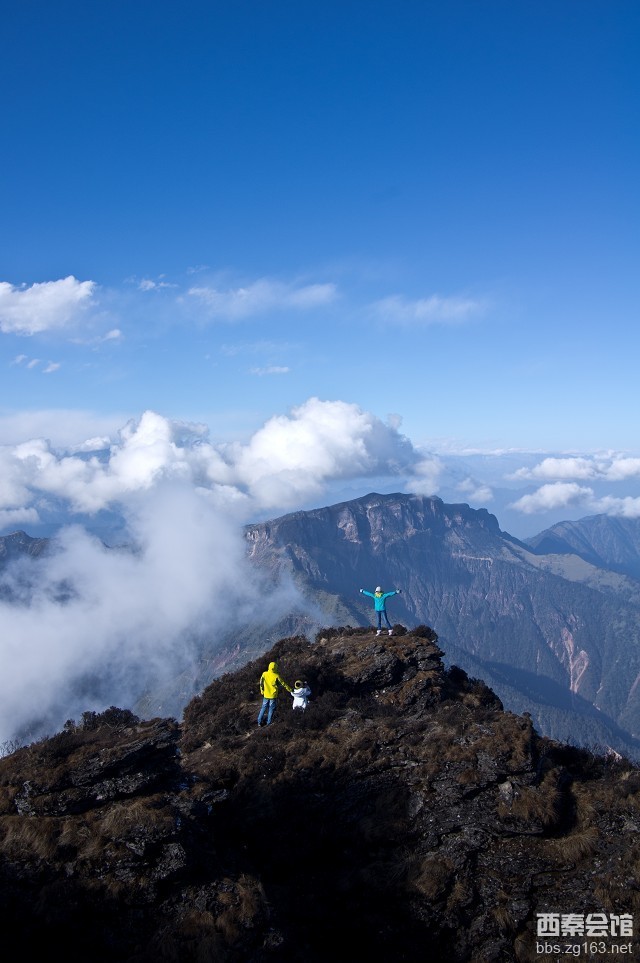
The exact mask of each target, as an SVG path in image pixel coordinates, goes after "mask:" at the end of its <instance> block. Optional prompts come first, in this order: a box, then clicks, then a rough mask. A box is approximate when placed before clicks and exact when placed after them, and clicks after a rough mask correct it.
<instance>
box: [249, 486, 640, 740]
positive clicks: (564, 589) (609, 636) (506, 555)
mask: <svg viewBox="0 0 640 963" xmlns="http://www.w3.org/2000/svg"><path fill="white" fill-rule="evenodd" d="M247 542H248V550H249V554H250V557H251V558H252V559H253V561H254V562H255V564H256V565H259V566H260V567H262V568H264V569H266V570H268V571H270V572H272V573H277V572H278V571H279V572H287V573H290V574H292V575H293V577H294V578H295V579H296V581H297V583H298V585H299V586H300V588H301V589H302V590H303V591H304V592H305V593H306V594H307V595H308V596H309V597H310V598H312V599H314V600H315V601H316V602H317V603H318V604H319V605H320V606H321V607H323V608H324V609H325V611H326V612H327V616H328V620H329V619H331V620H332V621H333V622H334V624H335V619H336V618H337V619H339V620H340V622H342V624H352V625H353V624H360V625H364V624H367V623H369V622H370V620H371V619H372V617H373V612H372V607H371V605H370V604H369V603H370V600H368V599H364V598H363V596H361V595H359V593H358V589H359V588H360V587H365V588H369V589H372V588H374V587H375V586H376V585H377V584H381V585H382V586H383V587H384V588H395V587H401V588H402V595H401V596H396V597H394V598H393V599H391V601H390V603H389V610H390V615H391V617H392V618H394V617H395V618H396V619H398V620H400V621H403V622H405V623H406V624H408V625H410V624H416V623H422V622H427V623H428V624H430V625H432V626H433V627H434V629H435V630H436V631H437V632H438V635H439V637H440V638H441V639H442V641H443V645H444V646H445V648H446V650H447V652H448V653H449V654H450V655H451V656H452V657H453V658H454V659H455V661H456V662H457V663H458V664H460V665H461V666H462V667H463V668H465V670H466V671H468V672H470V673H472V674H474V675H478V676H481V677H482V678H484V679H485V680H486V681H487V682H488V683H489V684H490V685H492V686H493V687H494V688H495V689H496V691H497V692H498V694H499V695H500V697H501V698H502V699H503V701H505V703H506V704H508V705H509V706H510V707H511V708H513V709H515V710H518V711H524V710H527V711H530V712H531V714H532V716H533V718H534V721H535V723H536V725H537V726H538V727H539V728H540V730H541V731H543V732H545V733H546V734H548V735H551V736H553V737H554V738H562V739H563V740H566V741H569V740H571V741H574V740H575V741H577V743H578V744H581V745H593V744H601V745H608V746H613V747H615V748H617V749H618V750H619V751H621V752H625V753H628V754H630V755H632V756H634V757H639V758H640V738H639V737H640V687H638V686H636V685H635V681H636V679H637V678H638V677H639V676H640V583H639V582H638V581H637V580H632V579H630V578H628V577H625V576H623V575H616V574H614V573H612V572H610V571H606V570H602V569H598V568H595V567H594V566H593V565H591V564H589V563H588V562H587V561H585V560H583V559H580V558H577V557H576V556H573V555H568V556H566V557H562V556H545V555H542V556H541V555H538V554H536V552H535V551H533V550H532V549H531V548H528V547H527V546H526V545H524V544H523V543H522V542H520V541H518V540H517V539H514V538H513V537H512V536H510V535H508V534H507V533H505V532H502V531H501V530H500V528H499V526H498V522H497V520H496V518H495V517H494V516H493V515H490V514H489V513H488V512H487V511H486V510H484V509H482V510H480V511H476V510H474V509H471V508H469V506H468V505H447V504H445V503H444V502H442V501H441V500H440V499H439V498H426V497H423V496H420V495H403V494H396V495H376V494H371V495H367V496H365V497H363V498H359V499H355V500H353V501H350V502H345V503H342V504H339V505H333V506H331V507H329V508H322V509H316V510H314V511H309V512H295V513H293V514H291V515H285V516H284V517H282V518H280V519H275V520H273V521H270V522H266V523H263V524H260V525H252V526H249V527H248V529H247Z"/></svg>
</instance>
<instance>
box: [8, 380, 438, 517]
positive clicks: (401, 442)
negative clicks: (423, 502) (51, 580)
mask: <svg viewBox="0 0 640 963" xmlns="http://www.w3.org/2000/svg"><path fill="white" fill-rule="evenodd" d="M104 441H105V439H104V437H101V436H98V437H97V438H96V448H95V449H91V447H90V446H89V445H88V444H87V443H84V444H82V443H80V444H79V443H77V442H76V443H75V444H74V446H73V449H72V450H71V451H67V452H63V453H60V452H59V451H56V449H55V448H54V447H53V446H52V445H51V444H50V442H48V441H46V440H45V439H44V438H33V439H31V440H30V441H27V442H22V443H20V444H18V445H15V446H14V447H5V448H4V449H0V455H1V459H2V467H3V472H2V476H1V477H2V478H3V483H4V497H3V501H2V504H3V507H5V508H7V509H10V508H13V509H15V508H22V507H26V506H28V505H29V504H30V503H31V502H32V501H34V500H35V499H37V498H39V497H42V496H43V495H44V496H45V497H46V496H53V497H55V498H57V499H61V500H63V501H64V502H65V503H66V504H68V505H69V506H70V508H71V510H72V511H75V512H81V513H95V512H97V511H100V510H101V509H104V508H108V507H113V506H114V505H118V504H123V503H127V502H128V500H130V498H131V497H135V496H136V495H137V494H139V493H142V492H149V491H151V490H152V489H153V488H154V487H156V486H157V485H158V484H159V483H160V482H165V481H167V480H172V481H183V482H184V483H186V484H191V485H195V486H198V487H200V488H204V489H210V490H211V491H212V492H214V493H216V494H217V495H218V496H219V497H224V498H231V499H232V500H238V499H240V500H242V499H245V500H246V501H247V502H248V503H250V504H253V505H254V506H256V507H260V508H265V507H274V508H287V507H290V506H291V505H295V504H297V503H298V502H299V500H301V499H306V498H308V497H309V496H311V495H315V494H317V493H319V492H321V491H322V490H323V489H324V487H325V486H326V485H327V484H328V483H329V482H331V481H333V480H335V479H343V478H357V477H362V476H367V475H375V474H387V475H389V474H392V475H393V474H395V475H400V474H401V473H404V474H405V475H406V474H407V473H411V472H412V471H413V470H414V466H415V465H416V463H417V462H418V461H419V460H420V457H419V455H418V454H417V452H416V451H415V450H414V448H413V446H412V445H411V443H410V442H409V441H408V440H407V439H406V438H405V437H404V436H402V435H400V434H399V433H398V431H397V430H396V429H395V428H394V427H392V426H390V425H386V424H384V423H383V422H381V421H380V420H379V419H378V418H376V417H375V416H373V415H372V414H370V413H368V412H365V411H362V410H361V409H360V408H359V407H358V406H357V405H354V404H349V403H347V402H343V401H321V400H319V399H318V398H311V399H309V400H308V401H307V402H305V403H304V404H303V405H301V406H299V407H298V408H295V409H293V411H292V412H291V414H290V415H286V416H284V415H282V416H274V417H272V418H270V419H269V420H268V421H267V422H266V423H265V424H264V425H263V427H262V428H260V429H259V430H258V431H256V432H255V434H254V435H253V436H252V437H251V438H250V439H249V441H248V442H247V443H246V444H240V443H238V442H235V443H230V444H219V445H213V444H211V443H210V442H209V441H208V440H207V438H206V430H205V429H204V428H203V427H202V426H195V425H185V424H183V423H179V422H171V421H169V420H168V419H167V418H164V417H163V416H161V415H159V414H157V413H156V412H153V411H146V412H145V413H144V414H143V415H142V416H141V417H140V418H139V419H138V420H136V421H130V422H128V423H127V425H125V427H124V428H123V429H122V430H121V431H119V432H118V435H117V437H116V438H115V439H114V440H113V441H112V442H111V443H110V445H109V449H108V455H107V457H106V458H105V455H104V448H105V444H104ZM92 450H93V451H94V452H95V454H92ZM79 451H82V453H83V457H82V458H80V457H78V456H77V454H76V453H77V452H79ZM425 464H426V463H425ZM433 470H434V466H433V465H431V466H430V467H429V469H428V471H427V469H426V468H425V467H424V466H423V467H422V468H418V469H417V474H418V477H419V478H423V479H425V478H426V477H427V474H428V475H431V474H433Z"/></svg>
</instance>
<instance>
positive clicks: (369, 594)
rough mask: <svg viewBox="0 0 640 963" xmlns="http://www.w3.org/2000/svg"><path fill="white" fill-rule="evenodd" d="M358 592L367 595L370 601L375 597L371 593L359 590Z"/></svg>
mask: <svg viewBox="0 0 640 963" xmlns="http://www.w3.org/2000/svg"><path fill="white" fill-rule="evenodd" d="M360 591H361V592H362V594H363V595H368V596H369V598H370V599H373V598H375V595H374V594H373V592H367V590H366V589H360Z"/></svg>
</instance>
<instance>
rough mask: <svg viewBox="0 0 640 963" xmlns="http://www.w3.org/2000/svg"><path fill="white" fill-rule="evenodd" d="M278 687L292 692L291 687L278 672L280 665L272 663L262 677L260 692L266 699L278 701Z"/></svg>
mask: <svg viewBox="0 0 640 963" xmlns="http://www.w3.org/2000/svg"><path fill="white" fill-rule="evenodd" d="M278 685H281V686H283V687H284V688H285V689H286V690H287V692H291V686H289V685H287V683H286V682H285V681H284V679H283V678H282V676H281V675H280V673H279V672H278V663H277V662H270V663H269V668H268V669H267V670H266V672H263V673H262V675H261V676H260V692H261V693H262V695H263V696H264V698H265V699H277V698H278Z"/></svg>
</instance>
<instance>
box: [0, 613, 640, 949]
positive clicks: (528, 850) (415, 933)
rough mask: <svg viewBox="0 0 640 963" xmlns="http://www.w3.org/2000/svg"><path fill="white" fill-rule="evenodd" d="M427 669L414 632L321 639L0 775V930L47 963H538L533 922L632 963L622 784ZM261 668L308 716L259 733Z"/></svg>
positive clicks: (115, 715)
mask: <svg viewBox="0 0 640 963" xmlns="http://www.w3.org/2000/svg"><path fill="white" fill-rule="evenodd" d="M442 655H443V651H442V649H441V647H440V640H439V639H438V638H437V636H436V634H435V632H434V631H433V630H432V629H431V628H430V627H428V626H418V627H416V628H415V629H414V630H413V631H405V630H403V629H402V627H399V628H398V630H397V633H396V634H395V635H394V636H392V637H391V638H389V637H388V636H384V637H381V638H378V637H376V635H375V633H374V632H373V631H372V630H371V629H370V628H368V627H360V628H352V629H348V630H341V629H339V628H331V627H329V628H325V629H324V630H323V631H322V632H321V633H320V634H319V635H318V637H317V638H316V639H315V640H313V641H310V640H308V639H306V638H302V637H290V638H284V639H281V640H280V641H279V642H277V643H276V644H275V645H274V646H273V647H272V648H271V649H270V650H269V651H268V652H265V653H264V654H263V656H262V657H261V658H260V659H258V660H256V661H254V662H251V663H247V664H246V665H245V666H243V668H242V669H240V670H238V671H236V672H234V673H230V674H226V675H223V676H221V677H220V678H218V679H216V680H214V681H213V682H212V683H211V684H210V685H209V686H208V687H207V688H206V689H205V690H204V691H203V692H202V693H201V695H199V696H197V697H196V698H194V699H193V700H192V701H191V702H190V703H189V705H188V706H187V707H186V709H185V713H184V719H183V721H182V723H180V724H179V723H177V722H176V721H175V720H172V719H161V718H156V719H153V720H148V721H146V722H141V721H140V720H139V719H137V718H136V717H135V716H134V715H132V713H130V712H128V711H123V710H120V709H117V708H116V707H111V709H110V710H108V711H106V712H104V713H101V714H96V713H91V712H88V713H86V714H85V715H84V716H83V719H82V720H80V721H79V722H78V723H76V722H74V721H73V720H69V722H68V723H67V725H66V726H65V729H64V730H63V731H62V732H60V733H58V734H56V735H55V736H52V737H50V738H48V739H45V740H41V741H39V742H38V743H35V744H33V745H31V746H28V747H25V748H22V749H19V750H18V751H17V752H15V753H13V754H12V755H10V756H7V757H5V758H3V759H0V853H1V854H2V860H1V861H0V920H1V921H2V922H3V923H4V924H5V931H6V932H11V934H12V936H13V937H14V939H15V941H16V943H17V945H18V946H19V947H20V952H21V954H22V955H23V956H24V957H25V958H27V959H37V958H39V956H40V955H42V954H43V953H44V952H47V951H48V950H50V947H51V946H52V945H56V946H58V947H61V948H62V947H64V954H65V960H66V961H67V963H86V960H87V959H91V960H92V963H152V961H153V963H157V961H158V960H166V961H169V960H173V961H180V963H270V961H271V960H276V959H278V960H280V961H283V963H303V961H306V963H320V961H323V963H324V961H325V960H326V959H327V958H328V957H330V958H334V959H350V958H352V955H353V952H354V949H353V948H354V947H357V952H358V954H359V955H361V956H362V958H369V959H393V960H398V961H402V960H407V961H408V960H414V959H415V958H416V955H419V954H424V951H425V947H428V952H429V958H430V959H433V960H435V961H436V963H440V961H442V963H492V961H498V960H501V961H503V963H511V961H512V963H533V961H538V963H551V961H552V960H555V959H556V958H557V954H554V951H553V943H555V942H558V940H557V939H554V940H553V943H552V942H551V940H549V939H546V940H545V939H544V937H543V936H542V935H541V933H540V929H539V927H540V916H539V914H551V916H555V918H556V919H557V920H558V923H559V921H560V918H561V914H566V913H571V914H573V915H572V920H573V927H574V929H573V931H572V938H571V940H570V942H572V943H576V944H578V943H581V942H582V941H583V939H585V938H586V937H585V932H586V930H585V924H586V921H587V920H588V919H590V918H591V915H592V914H594V913H598V914H600V917H599V918H600V919H603V918H606V920H607V921H609V920H612V919H613V917H615V919H616V920H618V921H620V920H623V921H624V923H625V926H626V927H627V929H626V930H625V935H624V938H623V937H622V936H619V937H618V938H616V939H613V938H612V937H611V935H609V931H608V934H607V936H606V937H605V938H603V939H602V942H603V943H604V944H605V945H606V947H607V952H608V951H609V946H610V945H611V944H613V943H615V945H616V947H617V949H618V951H620V948H621V947H622V946H623V947H624V949H623V950H622V952H624V953H628V954H633V953H634V951H635V952H637V950H638V940H637V936H636V935H635V933H634V930H633V926H634V914H635V916H637V912H638V910H640V889H639V888H638V885H637V879H638V866H639V865H640V842H639V840H640V835H639V830H640V808H639V805H640V804H639V801H638V800H639V798H640V797H639V793H638V790H639V789H640V771H639V770H638V767H637V766H635V765H634V764H633V763H632V762H630V761H629V760H626V759H620V758H618V759H616V758H615V757H614V756H613V755H612V754H611V755H609V756H606V757H605V756H598V755H594V754H593V753H591V752H588V751H586V750H580V749H577V748H575V747H570V746H566V745H563V744H560V743H557V742H555V741H553V740H549V739H547V738H545V737H542V736H540V735H539V734H538V732H537V731H536V729H535V727H534V726H533V725H532V723H531V719H530V718H528V717H526V716H518V715H515V714H513V713H511V712H508V711H505V709H504V708H503V706H502V705H501V702H500V700H499V699H498V698H497V697H496V695H495V693H494V692H492V691H491V690H490V689H489V688H488V687H487V686H486V685H485V684H484V683H483V682H482V681H480V680H478V679H473V678H470V677H469V676H468V675H466V673H464V671H462V670H461V669H460V668H458V667H455V666H452V667H451V668H449V669H446V668H445V666H444V664H443V661H442ZM271 660H275V661H277V662H278V664H279V667H280V671H281V673H282V675H283V676H284V678H285V679H288V680H289V681H290V682H291V681H293V679H294V678H296V677H298V676H301V677H302V678H305V679H308V680H309V683H310V686H311V690H312V698H311V702H310V704H309V708H308V709H307V710H306V712H304V713H296V712H294V711H293V710H292V708H291V703H290V701H289V696H288V695H287V694H286V693H283V694H282V695H281V696H280V700H283V701H284V704H280V705H279V706H278V708H277V710H276V715H275V721H274V724H273V725H272V726H269V727H267V728H265V729H258V728H257V725H256V717H257V712H258V708H259V705H260V702H261V699H260V695H259V691H258V679H259V676H260V673H261V671H262V670H263V669H264V668H265V667H266V664H267V663H268V662H269V661H271ZM580 921H582V923H580ZM580 925H582V930H580ZM618 925H619V924H618ZM629 927H630V928H631V932H630V933H629ZM616 932H619V930H618V931H616ZM580 933H582V935H580ZM337 934H339V935H337ZM564 942H565V941H563V943H564ZM547 948H548V949H547Z"/></svg>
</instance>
